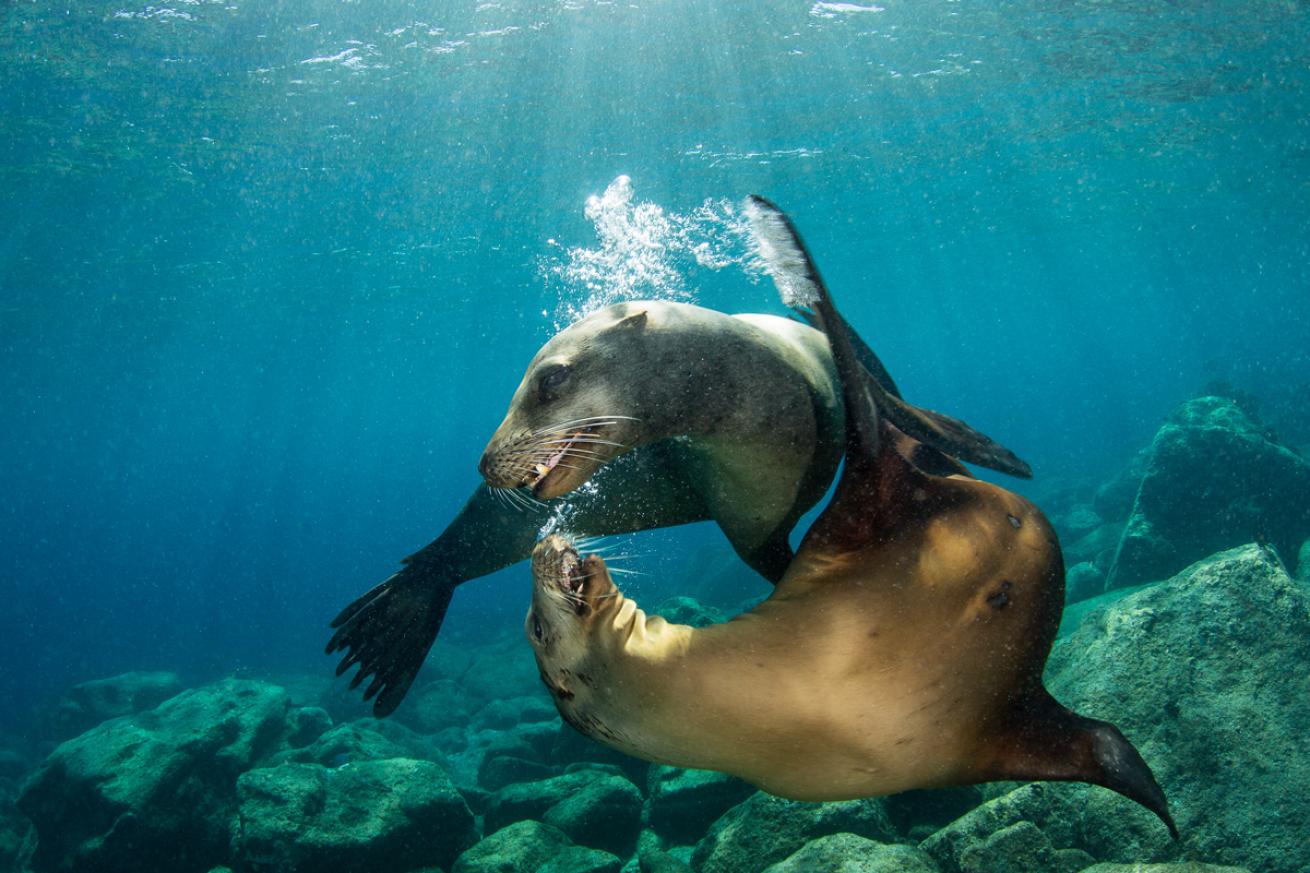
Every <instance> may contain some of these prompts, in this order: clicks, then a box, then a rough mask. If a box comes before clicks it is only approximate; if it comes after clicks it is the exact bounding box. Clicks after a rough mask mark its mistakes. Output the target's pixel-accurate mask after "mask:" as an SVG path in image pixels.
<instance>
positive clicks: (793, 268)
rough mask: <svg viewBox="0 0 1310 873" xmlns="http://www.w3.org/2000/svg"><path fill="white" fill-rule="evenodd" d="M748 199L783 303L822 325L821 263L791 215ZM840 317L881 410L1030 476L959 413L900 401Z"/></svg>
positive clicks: (963, 454) (955, 453)
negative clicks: (936, 410) (806, 247)
mask: <svg viewBox="0 0 1310 873" xmlns="http://www.w3.org/2000/svg"><path fill="white" fill-rule="evenodd" d="M746 203H747V214H748V217H749V218H750V220H751V224H752V227H753V229H754V231H755V236H756V239H757V241H758V242H759V244H760V252H761V255H763V257H764V259H765V261H766V262H767V264H768V266H769V270H770V272H771V273H772V274H773V279H774V282H775V283H776V284H777V285H778V288H779V291H780V292H781V293H782V297H783V302H784V303H785V304H787V305H788V306H790V307H791V308H792V310H793V311H794V312H796V313H797V314H798V315H799V316H800V317H801V318H803V319H804V320H805V321H806V322H807V323H808V324H809V325H810V326H811V327H815V328H817V329H819V330H823V329H824V327H823V319H824V317H825V315H824V314H823V312H822V309H823V308H824V307H825V306H827V305H828V304H827V301H826V296H827V295H826V291H824V290H823V280H822V279H821V278H820V277H819V271H818V268H817V267H815V265H814V261H813V260H812V259H811V258H810V255H809V252H808V251H807V250H806V249H805V244H804V243H803V242H802V241H801V238H800V236H799V235H798V234H797V233H796V230H795V228H794V227H792V224H791V221H790V220H789V219H788V218H787V216H786V215H785V214H783V213H782V211H780V210H779V209H778V208H777V207H776V206H774V205H773V204H772V203H770V202H769V201H768V200H765V199H764V198H763V197H760V196H758V195H754V194H752V195H751V196H749V197H747V198H746ZM810 307H814V310H813V311H811V309H810ZM834 315H835V310H834V311H832V312H830V313H828V315H827V317H829V318H831V317H833V316H834ZM836 317H837V318H838V319H839V320H841V321H842V323H843V325H844V326H845V328H846V330H845V333H846V334H847V339H848V340H849V343H850V346H851V350H852V352H853V354H854V356H855V360H856V361H858V362H859V364H860V367H861V368H862V369H863V370H864V373H865V377H866V378H865V382H866V383H867V384H866V391H867V392H868V393H869V395H870V397H871V398H872V400H873V402H874V403H875V404H876V405H877V407H878V412H879V414H880V415H881V416H882V417H884V418H886V419H887V421H888V422H890V423H891V424H893V425H895V426H896V428H897V429H898V430H900V431H902V432H903V433H905V434H906V435H908V436H910V437H913V438H914V439H916V440H918V441H919V442H921V443H923V444H925V445H928V446H931V447H932V448H934V449H937V450H938V451H940V452H942V453H943V454H945V455H949V456H951V457H954V458H959V459H960V460H962V461H968V462H969V463H971V464H977V465H979V466H981V467H987V468H988V469H992V470H999V471H1000V472H1002V473H1008V474H1010V475H1011V476H1018V477H1020V478H1023V479H1030V478H1032V474H1033V473H1032V468H1031V467H1029V466H1028V465H1027V464H1026V463H1024V461H1023V460H1021V459H1020V458H1019V456H1018V455H1016V454H1015V453H1014V452H1012V451H1010V450H1009V449H1007V448H1006V447H1005V446H1003V445H1001V444H1000V443H998V442H996V440H994V439H992V438H990V437H988V436H987V435H986V434H983V433H980V432H979V431H976V430H974V429H973V428H972V427H970V426H969V425H967V424H965V423H964V422H963V421H960V420H959V419H958V418H952V417H951V416H949V415H943V414H942V413H940V412H933V411H932V410H930V409H922V408H920V407H918V406H912V405H911V404H909V403H906V402H905V401H904V400H902V399H901V393H900V390H899V389H898V388H897V387H896V383H895V382H894V381H892V377H891V374H890V373H888V372H887V368H886V367H884V366H883V364H882V361H881V360H879V359H878V356H877V355H876V354H875V353H874V351H873V349H871V348H869V345H868V343H866V342H865V341H864V340H863V339H861V338H860V336H859V334H857V333H856V332H855V331H854V330H853V329H851V327H850V325H849V324H847V323H846V322H845V321H844V319H841V317H840V316H839V315H838V316H836Z"/></svg>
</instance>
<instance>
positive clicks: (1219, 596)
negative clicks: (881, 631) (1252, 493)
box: [923, 545, 1310, 873]
mask: <svg viewBox="0 0 1310 873" xmlns="http://www.w3.org/2000/svg"><path fill="white" fill-rule="evenodd" d="M1046 684H1047V687H1048V688H1050V690H1051V692H1052V693H1053V694H1054V695H1055V697H1056V699H1058V700H1060V701H1061V702H1062V703H1064V704H1065V705H1067V706H1070V707H1071V708H1073V709H1074V710H1076V711H1078V712H1080V713H1083V714H1085V715H1087V716H1090V717H1093V718H1101V719H1105V720H1107V721H1111V722H1114V723H1115V724H1116V725H1118V726H1119V728H1120V729H1121V730H1122V731H1123V732H1124V734H1125V735H1126V736H1127V737H1128V738H1129V739H1130V740H1131V741H1132V742H1133V743H1134V744H1135V745H1136V746H1137V748H1138V750H1139V751H1140V752H1141V753H1142V756H1143V757H1144V758H1145V759H1146V761H1147V762H1148V763H1149V764H1150V765H1151V767H1152V769H1154V771H1155V774H1156V777H1157V778H1158V780H1159V782H1160V784H1161V786H1162V787H1163V788H1164V790H1165V793H1166V794H1167V795H1168V797H1169V802H1170V807H1171V809H1172V811H1173V815H1174V818H1175V820H1176V821H1177V822H1178V828H1179V830H1180V831H1181V833H1182V839H1181V841H1180V842H1177V843H1175V842H1174V841H1173V840H1172V839H1170V837H1169V834H1168V832H1167V831H1166V830H1165V828H1164V827H1163V826H1162V825H1161V824H1160V822H1159V821H1158V820H1157V819H1156V818H1155V816H1154V815H1152V814H1151V813H1149V812H1147V811H1146V810H1145V809H1142V808H1141V807H1139V806H1138V805H1136V804H1134V803H1133V802H1131V801H1129V800H1127V799H1125V798H1123V797H1120V796H1119V795H1117V794H1115V793H1113V792H1110V791H1107V790H1105V789H1103V788H1097V787H1095V786H1089V785H1083V784H1056V783H1038V784H1034V785H1026V786H1022V787H1020V788H1018V789H1015V790H1013V791H1011V792H1009V793H1008V794H1005V795H1003V796H1001V797H999V798H997V799H995V800H993V801H991V802H989V803H986V804H984V805H983V806H981V807H979V808H978V809H977V810H974V811H973V812H971V813H969V814H968V815H966V816H964V817H963V818H961V819H960V820H958V821H956V822H953V823H952V824H951V825H948V826H947V827H946V828H943V829H942V830H941V831H939V832H938V833H937V834H934V835H933V836H932V837H931V838H929V839H928V840H926V841H924V843H923V848H924V849H925V850H927V851H928V852H929V853H930V854H932V855H933V857H934V858H935V859H936V860H937V862H938V864H939V865H940V866H941V867H942V870H943V871H945V873H957V871H962V870H965V869H968V868H967V866H966V864H967V863H974V862H973V861H970V860H969V859H978V858H984V857H992V858H995V857H996V856H997V855H1006V856H1008V855H1009V854H1011V853H1013V854H1018V853H1021V852H1029V851H1032V850H1033V847H1034V846H1037V847H1038V848H1037V850H1038V851H1040V844H1041V841H1040V840H1039V839H1037V838H1036V837H1035V836H1034V835H1033V834H1032V832H1031V829H1029V828H1027V827H1024V828H1021V829H1019V830H1017V831H1014V830H1011V831H1010V833H1009V836H1008V837H1007V839H1009V840H1011V841H1014V842H1013V845H1010V846H1006V845H998V844H997V842H996V841H993V842H992V844H991V845H990V846H988V845H986V843H987V842H988V840H989V839H991V838H992V836H993V835H994V834H997V833H998V832H1000V831H1004V830H1007V829H1011V828H1012V826H1014V825H1018V824H1020V823H1022V822H1028V823H1031V824H1032V825H1033V826H1034V827H1036V828H1037V829H1039V830H1040V831H1041V832H1042V834H1043V835H1044V836H1045V837H1046V840H1047V841H1049V844H1050V846H1051V849H1052V851H1053V852H1056V853H1057V854H1058V853H1059V852H1060V851H1061V850H1066V849H1080V850H1082V851H1084V852H1087V853H1088V854H1089V855H1090V856H1092V857H1093V858H1094V859H1097V860H1100V861H1111V862H1116V863H1125V864H1126V863H1142V862H1146V863H1160V862H1166V861H1175V860H1178V859H1179V858H1182V857H1187V858H1194V859H1200V860H1205V861H1209V862H1213V863H1218V864H1228V865H1234V866H1242V867H1246V868H1248V869H1250V870H1251V871H1255V873H1284V871H1287V870H1288V869H1289V868H1288V859H1292V858H1304V857H1305V834H1304V822H1306V821H1307V820H1310V766H1308V765H1307V764H1306V762H1307V760H1308V755H1307V753H1308V751H1310V750H1308V749H1307V746H1306V740H1305V725H1306V724H1310V591H1308V590H1307V589H1306V587H1305V586H1303V585H1301V584H1300V583H1297V582H1295V581H1294V580H1292V579H1291V578H1290V577H1289V576H1288V575H1287V573H1286V571H1285V570H1284V569H1283V567H1282V565H1281V564H1280V563H1279V562H1278V561H1277V560H1276V558H1275V557H1274V556H1272V555H1271V554H1270V553H1269V552H1268V551H1267V550H1266V549H1264V548H1261V547H1259V546H1254V545H1252V546H1245V547H1242V548H1238V549H1234V550H1231V551H1229V552H1224V553H1222V554H1219V555H1215V556H1213V557H1211V558H1210V559H1208V560H1206V561H1203V562H1201V563H1199V564H1196V565H1194V566H1192V567H1190V568H1188V569H1187V570H1186V571H1184V572H1183V573H1180V574H1179V575H1178V576H1177V577H1175V578H1174V579H1171V580H1169V581H1168V582H1164V583H1160V584H1156V585H1149V586H1146V587H1143V588H1141V589H1140V590H1138V591H1135V592H1132V593H1130V594H1127V595H1125V596H1123V597H1120V598H1119V599H1117V600H1114V601H1113V602H1110V603H1109V604H1108V605H1106V606H1103V607H1101V608H1099V609H1095V610H1092V611H1091V612H1089V613H1088V614H1087V615H1086V616H1085V617H1084V618H1083V620H1082V622H1081V623H1080V624H1079V625H1078V626H1077V627H1076V628H1075V629H1074V631H1073V632H1072V633H1071V634H1069V635H1068V636H1066V637H1063V638H1061V639H1059V640H1057V641H1056V643H1055V646H1054V649H1053V651H1052V653H1051V657H1050V660H1049V662H1048V664H1047V676H1046ZM1273 785H1276V786H1277V789H1276V790H1271V786H1273ZM1024 847H1027V848H1024ZM989 852H990V853H991V854H990V855H988V853H989ZM997 863H1000V862H999V861H997ZM1301 866H1304V862H1302V864H1301ZM1291 869H1293V870H1300V869H1301V868H1300V867H1292V868H1291Z"/></svg>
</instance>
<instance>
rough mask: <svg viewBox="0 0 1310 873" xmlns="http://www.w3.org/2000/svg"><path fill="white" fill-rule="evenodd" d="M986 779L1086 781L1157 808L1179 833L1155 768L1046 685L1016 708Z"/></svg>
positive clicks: (1118, 736)
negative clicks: (1062, 702) (1057, 698)
mask: <svg viewBox="0 0 1310 873" xmlns="http://www.w3.org/2000/svg"><path fill="white" fill-rule="evenodd" d="M994 751H995V752H996V753H997V754H996V757H995V759H994V760H993V761H992V762H990V763H989V764H988V766H987V768H986V769H987V770H988V772H987V773H986V774H985V776H984V778H987V779H999V780H1009V779H1041V780H1051V781H1058V782H1089V783H1091V784H1092V785H1100V786H1101V787H1103V788H1109V789H1110V790H1111V791H1115V792H1118V793H1119V794H1122V795H1123V796H1124V797H1127V798H1128V799H1129V800H1133V801H1136V802H1137V803H1140V804H1141V805H1142V806H1144V807H1146V808H1147V809H1149V810H1150V811H1151V812H1153V813H1155V814H1156V815H1157V816H1158V817H1159V818H1160V821H1162V822H1164V825H1165V827H1167V828H1168V829H1169V834H1170V836H1172V837H1173V838H1174V839H1175V840H1176V839H1178V826H1177V825H1176V824H1174V819H1173V816H1172V815H1171V814H1170V813H1169V801H1168V800H1167V799H1166V798H1165V794H1164V790H1163V789H1161V788H1160V784H1159V783H1158V782H1156V780H1155V774H1154V773H1152V772H1151V768H1150V766H1149V765H1148V764H1147V763H1146V761H1145V760H1143V758H1142V756H1141V753H1139V752H1138V751H1137V749H1136V747H1134V746H1133V744H1132V743H1131V742H1129V741H1128V738H1127V737H1125V736H1124V735H1123V733H1122V732H1121V731H1120V730H1119V728H1117V727H1115V726H1114V725H1113V724H1110V723H1109V722H1107V721H1097V720H1096V719H1094V718H1087V717H1085V716H1081V715H1078V714H1077V713H1076V712H1073V711H1071V710H1069V709H1066V708H1065V707H1063V706H1061V705H1060V704H1059V703H1057V702H1056V701H1055V699H1054V698H1053V697H1051V696H1050V694H1048V693H1047V692H1046V691H1044V690H1043V691H1041V692H1040V694H1039V695H1038V696H1037V697H1036V698H1035V699H1034V700H1033V701H1031V702H1030V703H1028V704H1026V705H1024V706H1022V707H1020V708H1019V709H1018V710H1017V714H1016V717H1015V719H1014V721H1013V723H1012V724H1010V725H1009V726H1008V728H1007V730H1005V731H1004V733H1003V736H1002V739H1001V741H1000V742H999V743H998V744H997V747H996V748H995V750H994Z"/></svg>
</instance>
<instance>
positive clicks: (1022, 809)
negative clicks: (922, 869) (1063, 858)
mask: <svg viewBox="0 0 1310 873" xmlns="http://www.w3.org/2000/svg"><path fill="white" fill-rule="evenodd" d="M1062 787H1063V786H1062ZM1075 818H1076V810H1075V808H1074V805H1073V803H1072V801H1071V799H1070V798H1069V796H1068V793H1067V792H1066V791H1062V790H1059V789H1057V788H1053V787H1052V786H1051V785H1049V784H1046V783H1041V782H1038V783H1033V784H1030V785H1024V786H1021V787H1019V788H1016V789H1014V790H1012V791H1010V792H1009V793H1007V794H1003V795H1001V796H1000V797H997V798H994V799H993V800H989V801H988V802H987V803H984V804H983V805H982V806H979V807H978V808H976V809H974V810H971V811H970V812H969V813H967V814H966V815H964V816H962V817H960V818H958V819H956V820H955V821H953V822H951V823H950V824H948V825H947V826H946V827H944V828H942V829H941V830H939V831H937V833H935V834H933V835H932V836H930V837H928V839H926V840H924V841H923V842H922V843H921V844H920V848H922V849H923V850H924V851H925V852H927V853H928V854H929V855H931V856H932V857H933V859H934V860H935V861H936V862H937V863H938V865H940V867H941V869H942V871H943V873H990V870H991V868H989V867H987V866H985V864H986V863H987V862H995V861H997V860H1001V861H1002V862H1005V863H1008V862H1006V861H1005V854H1004V853H1005V852H1006V851H1014V852H1015V853H1016V854H1021V855H1024V856H1031V855H1032V854H1033V852H1034V850H1036V851H1037V852H1038V853H1040V852H1041V848H1042V847H1044V848H1045V855H1044V857H1045V858H1046V860H1047V861H1048V862H1049V861H1051V860H1053V857H1054V854H1053V853H1054V852H1055V851H1056V850H1057V849H1068V848H1072V847H1074V843H1075V839H1076V837H1075V833H1074V830H1073V822H1074V820H1075ZM1018 825H1027V826H1028V827H1024V828H1021V829H1020V830H1018V831H1013V830H1012V829H1013V828H1015V827H1016V826H1018ZM1032 831H1037V835H1036V836H1034V835H1033V833H1032ZM1007 832H1008V833H1009V836H1008V837H1002V838H1001V845H999V846H998V845H997V843H996V842H995V841H993V842H992V843H991V844H990V845H989V843H988V841H989V840H991V839H992V837H993V836H995V835H998V834H1005V833H1007ZM1006 842H1008V843H1009V846H1008V847H1007V846H1006V845H1005V843H1006ZM1082 857H1083V859H1084V861H1085V862H1086V863H1090V861H1086V856H1082ZM1092 860H1095V859H1092ZM980 864H981V865H983V866H979V865H980ZM1004 869H1006V870H1012V869H1019V868H1014V867H1012V866H1007V867H1005V868H1004ZM1030 869H1033V870H1046V869H1054V868H1048V867H1040V866H1039V867H1033V868H1030ZM1059 869H1061V870H1064V869H1066V868H1064V867H1061V868H1059ZM1073 869H1075V870H1076V869H1078V868H1077V867H1074V868H1073Z"/></svg>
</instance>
